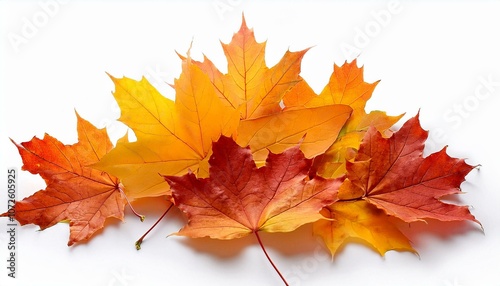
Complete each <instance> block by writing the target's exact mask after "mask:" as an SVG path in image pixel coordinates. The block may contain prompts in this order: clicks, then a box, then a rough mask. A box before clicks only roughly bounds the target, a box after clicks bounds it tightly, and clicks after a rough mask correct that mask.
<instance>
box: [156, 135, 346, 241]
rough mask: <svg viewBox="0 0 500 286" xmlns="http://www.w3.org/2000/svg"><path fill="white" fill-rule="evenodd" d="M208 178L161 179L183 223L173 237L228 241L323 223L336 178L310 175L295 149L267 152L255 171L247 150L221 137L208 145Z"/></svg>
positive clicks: (309, 165)
mask: <svg viewBox="0 0 500 286" xmlns="http://www.w3.org/2000/svg"><path fill="white" fill-rule="evenodd" d="M209 163H210V177H209V178H201V179H200V178H196V177H195V176H194V174H192V173H189V174H186V175H184V176H182V177H175V176H165V179H166V180H167V181H168V182H169V184H170V186H171V188H172V197H173V198H174V201H175V204H176V205H177V206H178V207H179V208H180V209H181V210H182V211H183V212H184V213H185V214H186V215H187V217H188V224H187V225H186V226H185V227H183V228H182V229H181V230H180V231H179V232H178V233H177V234H178V235H183V236H189V237H204V236H208V237H211V238H217V239H233V238H239V237H243V236H245V235H248V234H250V233H256V232H259V231H266V232H288V231H292V230H294V229H296V228H297V227H299V226H301V225H303V224H305V223H310V222H313V221H317V220H319V219H322V218H323V216H322V215H321V214H320V213H319V212H320V210H321V209H322V208H323V207H324V206H326V205H329V204H331V203H332V202H334V201H335V200H336V198H337V196H336V194H337V189H338V187H339V185H340V184H341V182H342V180H340V179H335V180H334V179H324V178H321V177H313V178H310V177H309V171H310V167H311V163H312V160H310V159H306V158H305V157H304V155H303V153H302V152H301V151H300V149H299V147H298V146H295V147H293V148H289V149H287V150H286V151H285V152H283V153H280V154H273V153H270V154H269V157H268V158H267V161H266V165H265V166H263V167H261V168H257V167H256V165H255V162H254V160H253V158H252V153H251V151H250V149H249V148H242V147H240V146H238V145H237V144H236V143H235V142H234V141H233V140H232V139H230V138H226V137H221V138H220V139H219V141H218V142H215V143H214V144H213V155H212V156H211V158H210V160H209Z"/></svg>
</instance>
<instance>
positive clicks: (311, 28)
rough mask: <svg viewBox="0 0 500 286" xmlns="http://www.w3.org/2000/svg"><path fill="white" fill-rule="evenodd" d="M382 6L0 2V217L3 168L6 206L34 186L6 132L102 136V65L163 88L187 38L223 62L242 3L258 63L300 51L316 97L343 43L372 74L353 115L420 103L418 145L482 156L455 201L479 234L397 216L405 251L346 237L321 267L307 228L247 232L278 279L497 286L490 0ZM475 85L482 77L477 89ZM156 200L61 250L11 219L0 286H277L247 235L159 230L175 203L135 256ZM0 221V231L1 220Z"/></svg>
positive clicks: (499, 235) (105, 100) (58, 233)
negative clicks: (11, 175) (12, 253)
mask: <svg viewBox="0 0 500 286" xmlns="http://www.w3.org/2000/svg"><path fill="white" fill-rule="evenodd" d="M250 2H251V3H250ZM48 3H52V4H48ZM54 3H56V4H54ZM390 3H392V2H389V1H364V2H363V1H356V2H355V3H348V2H347V1H345V2H334V3H330V2H326V1H324V2H314V3H311V2H310V1H309V2H307V1H235V0H232V1H229V0H217V1H215V0H213V1H212V0H210V1H205V2H201V1H200V2H195V1H186V2H185V3H181V2H180V1H179V2H173V1H170V2H169V1H163V2H161V1H149V2H148V1H145V2H139V1H128V2H123V3H122V2H119V1H109V2H106V3H105V4H103V3H99V2H91V1H89V2H83V1H79V2H67V3H62V2H60V3H59V2H55V0H40V1H23V2H21V1H0V49H1V54H0V57H1V64H0V66H1V76H0V93H1V96H0V99H1V103H0V108H1V110H0V116H1V117H0V118H1V119H0V124H1V125H0V174H3V175H0V186H2V187H1V190H2V191H1V192H0V211H2V212H3V211H5V210H6V205H7V204H6V202H5V201H6V199H7V195H6V191H4V190H5V186H6V177H7V175H6V172H7V168H9V167H16V168H18V171H19V178H18V199H22V198H24V197H26V196H28V195H31V194H32V193H34V192H35V191H37V190H39V189H42V188H44V183H43V181H42V180H41V179H40V178H39V177H38V176H35V175H31V174H30V173H28V172H25V171H21V170H20V169H21V166H22V162H21V159H20V157H19V155H18V153H17V150H16V148H15V147H14V145H13V144H12V143H11V142H10V141H9V137H10V138H12V139H14V140H15V141H17V142H24V141H28V140H30V139H31V138H32V136H35V135H36V136H39V137H41V136H43V134H44V132H47V133H49V134H51V135H52V136H54V137H56V138H58V139H59V140H61V141H62V142H64V143H66V144H71V143H74V142H75V140H76V130H75V126H76V119H75V115H74V110H77V111H78V112H79V113H80V114H81V115H82V116H83V117H84V118H86V119H88V120H90V121H91V122H92V123H94V124H96V125H97V126H98V127H104V126H107V127H108V129H109V132H110V135H111V137H112V138H113V139H116V138H117V137H118V136H120V135H122V134H123V132H125V128H124V127H123V125H121V124H119V123H116V122H115V120H116V118H118V116H119V109H118V108H117V106H116V104H115V103H114V99H113V97H112V95H111V92H112V91H113V89H114V87H113V84H112V82H111V80H110V79H109V78H108V77H107V75H106V74H105V72H109V73H110V74H112V75H114V76H116V77H121V76H127V77H132V78H135V79H139V78H140V77H141V76H146V77H147V78H148V79H150V81H151V82H152V83H153V84H154V85H155V86H157V88H158V89H159V90H160V91H161V92H162V93H164V94H165V95H166V96H170V97H173V96H174V94H173V90H172V89H171V88H170V87H169V86H168V85H167V83H172V82H173V79H174V78H175V77H177V76H178V75H179V73H180V66H181V62H180V60H179V58H178V57H177V55H176V54H175V51H179V52H180V53H182V54H185V52H186V51H187V49H188V47H189V45H190V43H191V41H193V49H192V55H193V57H194V58H195V59H202V53H204V54H206V55H207V56H208V57H209V58H211V59H212V60H213V61H214V62H215V64H216V65H217V66H218V67H219V68H220V69H221V70H222V71H225V70H226V66H225V65H226V63H225V59H224V56H223V52H222V49H221V47H220V42H219V40H221V41H222V42H225V43H227V42H229V41H230V39H231V36H232V34H233V33H234V32H236V31H237V30H238V29H239V26H240V23H241V15H242V12H243V11H244V13H245V17H246V19H247V23H248V26H250V27H253V28H254V30H255V33H256V37H257V40H258V41H264V40H268V42H267V49H266V61H267V64H268V66H272V65H274V64H275V63H276V62H277V61H278V60H279V58H280V57H281V56H282V55H283V53H284V52H285V51H286V50H287V49H288V48H289V49H290V50H293V51H295V50H299V49H304V48H307V47H311V46H313V48H312V49H311V50H310V51H309V52H308V53H307V54H306V56H305V57H304V61H303V66H302V75H303V77H304V78H305V79H306V80H307V81H308V82H309V83H310V84H311V85H312V86H313V88H314V89H315V90H316V91H317V92H319V91H320V90H321V89H322V88H323V86H324V85H325V84H326V82H327V80H328V77H329V76H330V73H331V71H332V69H333V64H334V63H337V64H339V65H340V64H342V63H343V62H344V61H345V60H346V59H347V60H349V61H350V60H352V59H353V57H354V55H352V54H349V53H346V52H343V51H342V49H341V47H343V46H346V45H351V46H353V47H357V48H359V50H360V51H359V52H358V54H360V56H359V58H358V62H359V64H360V65H364V67H365V80H366V81H368V82H374V81H376V80H379V79H381V80H382V81H381V82H380V83H379V85H378V86H377V88H376V89H375V92H374V94H373V98H372V99H371V100H370V101H369V104H368V107H367V108H368V109H370V110H372V109H380V110H385V111H387V112H388V113H389V114H392V115H396V114H400V113H404V112H406V116H405V118H404V119H403V121H404V120H406V119H407V118H409V117H411V116H414V115H415V114H416V113H417V112H418V110H419V109H420V114H421V121H422V125H423V127H424V128H425V129H428V130H430V131H431V141H430V144H429V148H428V150H427V151H428V152H433V151H436V150H438V149H440V148H442V147H443V146H444V145H446V144H448V145H449V149H448V152H449V154H451V155H452V156H455V157H461V158H468V159H467V162H468V163H469V164H472V165H476V164H481V165H482V167H481V169H480V170H479V171H478V170H474V171H472V172H471V174H470V175H469V176H468V177H467V180H468V181H467V182H466V183H464V184H463V185H462V189H463V190H464V191H465V192H466V194H464V195H461V196H460V201H459V203H461V204H466V205H470V206H471V208H472V213H473V214H474V215H475V216H476V217H477V219H478V220H480V221H481V222H482V225H483V227H484V229H485V231H484V233H483V232H482V231H481V229H480V228H479V227H478V226H477V225H474V224H472V223H465V224H462V223H451V224H436V223H430V224H429V225H425V224H413V225H412V226H411V227H407V228H405V229H404V231H405V232H406V233H414V235H412V240H413V242H414V246H415V248H416V249H417V250H418V251H419V254H420V257H417V256H415V255H412V254H410V253H399V252H394V251H391V252H389V253H387V255H386V256H385V258H382V257H380V256H379V255H378V254H376V253H375V252H374V251H372V250H371V249H370V248H368V247H365V246H362V245H358V244H354V243H353V244H349V245H347V246H346V247H345V248H344V249H343V250H342V251H341V252H340V253H339V254H338V255H337V256H336V257H335V259H334V260H333V261H330V260H329V258H327V257H326V256H325V252H323V249H322V248H321V247H320V246H319V244H317V242H316V240H315V239H314V238H313V237H312V236H311V234H310V233H311V229H310V226H305V227H302V228H300V229H299V230H298V231H296V232H293V233H288V234H263V235H262V238H263V240H264V243H265V244H266V245H267V247H268V251H269V252H270V255H271V257H272V258H273V259H274V261H275V263H276V264H277V265H278V267H279V268H280V269H281V270H282V272H283V273H284V274H285V276H286V277H287V278H288V279H289V281H290V283H291V284H292V285H368V284H370V285H436V286H437V285H440V286H445V285H500V274H499V272H498V267H499V266H500V246H499V241H500V224H499V223H500V219H499V218H500V207H499V206H500V192H499V187H498V186H499V184H498V177H499V171H500V167H499V165H498V164H499V163H498V159H499V154H498V141H497V138H498V135H495V134H496V133H497V132H498V122H499V121H498V118H497V115H498V113H499V112H498V108H499V107H500V101H499V97H500V86H499V85H500V83H499V82H500V68H499V66H500V56H499V53H500V36H499V30H498V28H499V27H500V17H499V16H500V15H499V13H500V5H499V2H498V1H497V2H494V1H491V2H487V1H485V2H481V1H477V2H473V1H458V2H456V3H455V2H453V3H452V1H441V2H439V1H437V2H436V3H432V2H431V1H426V2H422V3H413V2H405V1H402V2H395V3H394V4H390ZM391 5H393V6H391ZM47 7H48V8H47ZM216 7H219V8H216ZM224 8H226V10H224ZM381 11H385V12H381ZM387 15H389V16H390V17H387ZM29 25H34V28H35V29H33V27H32V29H31V30H30V29H29V28H27V26H29ZM23 33H24V34H23ZM363 33H364V34H365V35H366V34H367V35H366V36H364V38H363V35H362V34H363ZM21 37H22V38H23V39H24V40H20V38H21ZM16 40H17V41H21V42H16ZM488 78H489V79H488ZM484 81H492V82H493V85H491V86H490V87H489V88H490V89H487V88H486V86H484V83H483V82H484ZM165 82H166V83H165ZM495 85H496V86H495ZM478 96H479V98H478ZM461 109H463V110H464V111H463V112H462V113H459V112H458V110H461ZM4 202H5V203H4ZM164 207H165V204H163V203H161V202H156V201H147V200H146V201H144V202H142V203H139V204H138V205H137V209H138V210H139V212H142V213H144V214H145V215H146V216H147V219H146V221H145V222H143V223H140V222H139V221H138V220H137V219H136V218H135V217H134V216H132V215H131V213H130V210H129V209H128V208H127V209H126V219H125V222H123V223H122V222H119V221H117V220H109V223H107V224H106V228H105V229H104V231H102V232H99V233H98V234H97V235H96V236H95V237H93V239H92V240H90V242H88V243H85V244H81V245H77V246H74V247H67V246H66V243H67V239H68V233H69V231H68V226H67V225H66V224H58V225H56V226H54V227H52V228H50V229H47V230H45V231H43V232H40V231H37V230H38V227H37V226H33V225H29V226H24V227H20V228H18V234H17V243H18V249H19V251H18V257H17V259H18V269H17V270H18V273H17V275H18V278H16V279H11V278H8V277H7V269H6V264H7V263H6V262H5V260H6V259H7V258H8V253H7V239H8V237H7V233H6V230H4V228H3V227H0V261H4V262H0V285H131V286H132V285H160V284H162V285H280V284H281V281H280V279H279V277H278V276H277V275H276V273H275V272H274V270H273V269H272V267H271V266H270V265H269V264H268V261H267V260H266V258H265V256H264V254H263V253H262V252H261V250H260V248H259V246H258V244H257V243H256V240H255V238H254V237H247V238H244V239H239V240H234V241H212V240H209V239H197V240H192V239H187V238H182V237H168V238H167V237H166V236H167V235H168V234H170V233H172V232H175V231H177V230H178V229H179V228H180V227H181V226H182V224H183V223H184V219H183V217H182V215H181V214H180V213H179V212H178V211H173V212H172V213H170V214H169V215H168V216H167V219H165V220H164V221H162V222H161V223H160V224H159V226H158V227H157V228H156V229H155V230H154V231H153V232H152V233H151V234H150V237H149V238H148V239H147V240H146V242H145V243H144V244H143V249H142V250H140V251H136V250H135V248H134V242H135V240H136V239H137V238H138V237H139V236H140V235H141V234H142V233H143V232H144V231H146V230H147V228H149V226H150V225H151V224H152V223H153V222H154V221H155V219H156V218H157V217H158V216H159V215H160V214H161V212H162V211H163V209H164ZM0 222H1V225H5V224H6V223H7V220H6V219H4V220H1V221H0Z"/></svg>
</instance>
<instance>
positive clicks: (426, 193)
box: [315, 115, 479, 254]
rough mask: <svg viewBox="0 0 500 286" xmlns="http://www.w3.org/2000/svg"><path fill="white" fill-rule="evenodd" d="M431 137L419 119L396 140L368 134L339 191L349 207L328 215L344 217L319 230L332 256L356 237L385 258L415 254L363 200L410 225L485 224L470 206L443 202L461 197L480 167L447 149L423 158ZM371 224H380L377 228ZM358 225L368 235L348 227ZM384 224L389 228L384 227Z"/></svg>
mask: <svg viewBox="0 0 500 286" xmlns="http://www.w3.org/2000/svg"><path fill="white" fill-rule="evenodd" d="M427 134H428V132H427V131H424V130H423V129H422V128H421V127H420V122H419V120H418V115H417V116H416V117H414V118H411V119H410V120H408V121H407V122H406V123H405V124H404V125H403V126H402V127H401V129H400V130H399V131H397V132H395V133H394V134H393V135H392V136H391V137H390V138H384V137H383V136H382V135H381V134H380V132H378V131H377V130H376V129H375V128H370V129H369V130H368V131H367V132H366V134H365V136H364V139H363V141H362V143H361V145H360V148H359V151H358V152H357V154H356V155H355V157H354V159H353V160H352V161H348V162H347V165H346V167H347V174H346V176H347V179H346V180H345V181H344V182H343V184H342V186H341V187H340V189H339V193H338V196H339V201H342V204H343V205H338V206H336V204H338V203H335V204H333V205H332V206H330V208H329V209H328V211H329V212H328V211H324V213H323V214H324V215H326V216H327V217H329V218H332V219H334V220H337V219H338V218H339V216H340V217H341V219H340V220H339V221H332V222H327V223H322V224H321V225H316V227H315V233H316V234H318V235H320V236H322V237H324V239H325V241H326V242H327V244H328V247H329V249H330V250H331V252H332V254H334V253H335V251H336V250H337V248H338V246H339V241H343V240H344V239H346V238H356V237H357V238H361V239H363V240H365V241H367V242H368V243H371V244H372V245H373V246H374V247H375V248H376V249H377V250H378V251H379V252H380V253H381V254H383V253H385V252H386V251H387V250H390V249H400V250H401V249H402V250H410V251H413V249H412V248H411V246H410V245H409V244H408V243H407V242H408V241H405V240H404V239H403V238H402V237H401V234H400V233H399V232H398V231H396V230H394V228H393V227H391V226H388V225H386V224H385V223H382V222H383V218H382V216H383V215H381V214H380V212H373V211H370V210H368V209H366V210H365V211H363V212H360V211H359V209H360V204H361V203H360V201H363V202H364V203H363V205H366V206H368V205H367V204H369V205H370V206H375V207H376V208H378V209H380V210H382V211H383V212H384V213H385V215H389V216H393V217H395V218H398V219H400V220H403V221H405V222H415V221H425V219H435V220H440V221H463V220H470V221H474V222H477V223H479V222H478V221H477V220H476V219H475V218H474V216H473V215H472V214H471V213H470V211H469V209H468V207H467V206H458V205H453V204H448V203H445V202H443V201H441V200H440V198H442V197H444V196H447V195H454V194H459V193H460V189H459V187H460V184H461V183H462V182H463V181H464V180H465V176H466V175H467V174H468V173H469V172H470V171H471V170H472V169H473V168H474V167H473V166H470V165H468V164H467V163H465V161H464V160H463V159H457V158H452V157H450V156H449V155H447V154H446V148H443V149H442V150H441V151H439V152H436V153H434V154H431V155H429V156H427V157H425V158H424V157H422V152H423V149H424V142H425V140H426V139H427ZM371 208H372V209H373V207H371ZM346 213H347V214H346ZM360 216H362V217H363V220H364V221H363V222H361V223H360V222H358V220H359V219H360ZM370 221H372V222H375V221H377V222H376V223H375V224H371V223H370ZM386 222H387V223H389V221H386ZM354 224H358V225H360V224H361V225H362V226H363V227H364V228H365V229H366V231H363V232H359V231H358V232H355V233H354V232H352V231H351V230H349V229H348V228H350V227H352V225H354ZM380 225H384V227H383V228H380ZM382 233H383V234H384V235H382ZM384 236H385V238H384ZM332 237H333V238H332ZM387 238H391V239H390V240H387ZM389 242H390V243H389Z"/></svg>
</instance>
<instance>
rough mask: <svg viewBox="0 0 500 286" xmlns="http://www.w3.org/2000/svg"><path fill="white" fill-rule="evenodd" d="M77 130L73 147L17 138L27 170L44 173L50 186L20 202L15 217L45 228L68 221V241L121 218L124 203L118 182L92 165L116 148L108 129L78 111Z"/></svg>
mask: <svg viewBox="0 0 500 286" xmlns="http://www.w3.org/2000/svg"><path fill="white" fill-rule="evenodd" d="M77 131H78V142H77V143H75V144H73V145H64V144H63V143H61V142H59V141H58V140H57V139H55V138H54V137H51V136H50V135H48V134H45V136H44V138H43V139H38V138H36V137H34V138H33V139H32V140H31V141H28V142H24V143H21V144H19V145H18V144H16V143H15V142H14V141H13V142H14V144H16V146H17V148H18V150H19V153H20V155H21V157H22V159H23V163H24V165H23V170H27V171H29V172H31V173H33V174H39V175H40V176H41V177H42V178H43V179H44V180H45V182H46V184H47V187H46V188H45V190H40V191H38V192H36V193H35V194H33V195H32V196H30V197H27V198H25V199H23V200H22V201H18V202H16V204H15V206H14V210H15V212H14V213H15V219H16V220H17V221H19V223H20V224H21V225H24V224H30V223H33V224H36V225H38V226H40V228H41V229H46V228H48V227H51V226H53V225H54V224H56V223H58V222H60V221H69V226H70V237H69V241H68V245H73V244H74V243H76V242H80V241H83V240H87V239H89V238H90V237H91V236H92V235H93V234H94V233H95V232H96V231H97V230H99V229H101V228H102V227H103V225H104V221H105V220H106V219H107V218H109V217H114V218H118V219H120V220H122V219H123V209H124V206H125V199H124V197H123V196H122V193H121V192H120V190H119V185H120V183H119V180H118V179H117V178H116V177H113V176H111V175H109V174H107V173H104V172H101V171H99V170H96V169H93V168H90V167H88V165H90V164H93V163H96V162H98V161H99V160H100V159H101V158H102V157H103V156H104V154H106V153H107V152H109V150H110V149H111V148H112V147H113V145H112V144H111V141H110V140H109V138H108V135H107V133H106V131H105V130H104V129H97V128H96V127H94V126H93V125H92V124H90V123H89V122H88V121H86V120H84V119H83V118H81V117H80V116H79V115H78V114H77ZM7 215H8V213H4V214H2V216H7Z"/></svg>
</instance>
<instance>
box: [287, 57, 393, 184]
mask: <svg viewBox="0 0 500 286" xmlns="http://www.w3.org/2000/svg"><path fill="white" fill-rule="evenodd" d="M377 84H378V81H377V82H375V83H367V82H365V81H364V79H363V67H358V66H357V62H356V60H353V61H352V62H350V63H347V62H346V63H344V64H343V65H342V66H340V67H339V66H337V65H334V69H333V73H332V75H331V76H330V80H329V82H328V84H327V85H326V86H325V87H324V88H323V90H322V91H321V93H320V94H319V95H316V94H315V93H314V91H313V90H312V89H311V87H310V86H309V85H308V84H307V82H305V81H302V82H299V83H298V84H297V85H295V86H294V87H293V88H292V89H291V90H290V92H288V93H287V94H286V95H285V96H284V98H283V102H284V105H285V106H286V108H285V110H294V109H298V108H299V109H302V108H312V107H318V106H329V105H337V104H342V105H348V106H350V107H351V108H352V110H353V111H352V114H351V116H350V117H349V119H348V120H347V122H346V124H345V125H344V126H343V127H342V130H341V131H340V133H339V136H338V138H336V141H335V142H332V143H333V144H330V145H331V146H329V148H328V149H327V150H325V152H324V154H321V156H320V157H318V158H316V160H315V168H317V170H318V174H319V175H321V176H323V177H327V178H334V177H339V176H342V175H343V174H345V172H346V170H345V161H346V160H345V157H346V154H347V153H346V152H348V150H350V149H352V148H354V149H357V148H358V147H359V144H360V142H361V139H362V138H363V136H364V134H365V132H366V131H367V130H368V128H369V127H370V126H374V127H376V128H377V130H379V131H380V132H382V133H384V134H385V135H390V134H391V132H390V130H389V128H390V127H391V126H392V125H394V123H396V122H397V121H398V120H399V119H400V118H401V117H402V115H400V116H387V115H386V113H385V112H382V111H372V112H370V113H368V114H367V113H366V111H365V106H366V102H367V101H368V100H369V99H370V97H371V95H372V93H373V90H374V89H375V86H376V85H377ZM322 153H323V152H322ZM317 155H319V154H317Z"/></svg>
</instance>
